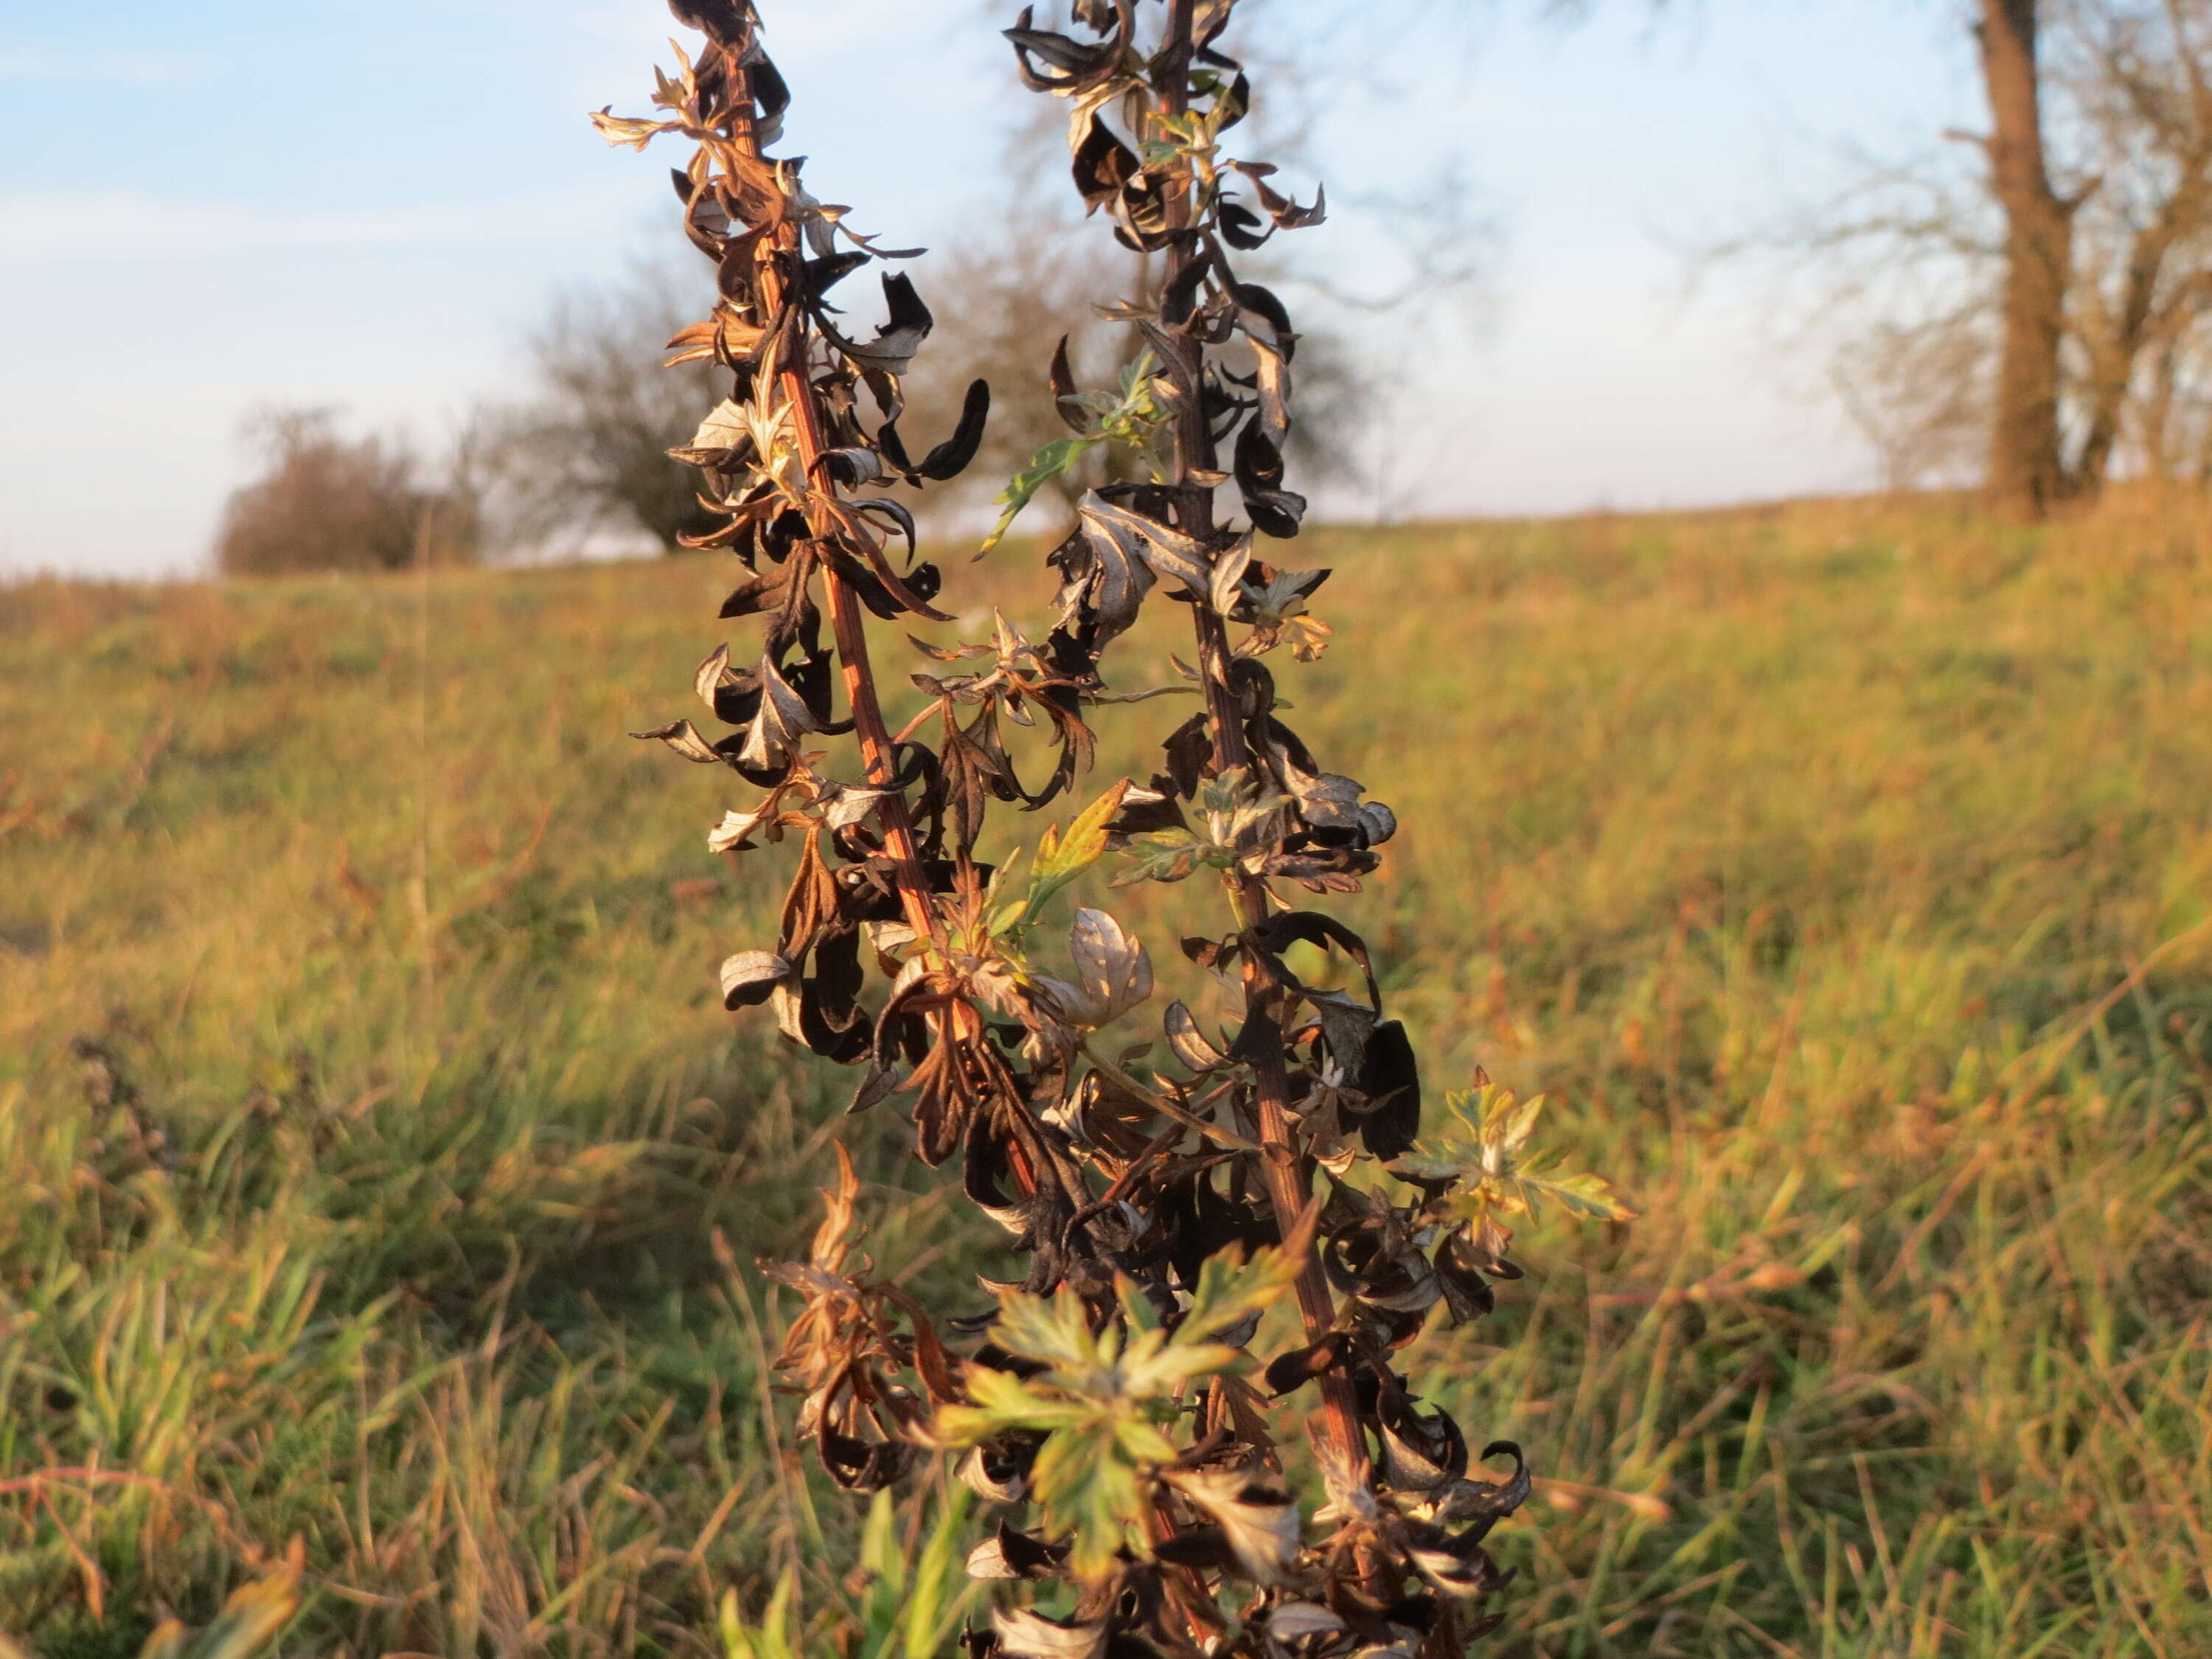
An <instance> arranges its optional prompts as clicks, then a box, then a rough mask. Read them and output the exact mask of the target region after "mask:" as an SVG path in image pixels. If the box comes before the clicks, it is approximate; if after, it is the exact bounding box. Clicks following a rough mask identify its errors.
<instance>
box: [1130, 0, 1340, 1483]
mask: <svg viewBox="0 0 2212 1659" xmlns="http://www.w3.org/2000/svg"><path fill="white" fill-rule="evenodd" d="M1192 4H1193V0H1170V4H1169V9H1168V21H1167V29H1166V33H1165V35H1164V40H1163V41H1162V50H1161V58H1162V59H1163V60H1164V67H1163V69H1162V70H1161V72H1160V75H1159V77H1158V84H1159V85H1160V88H1161V95H1162V100H1163V102H1164V105H1165V106H1166V108H1167V111H1168V112H1169V113H1170V114H1171V115H1180V114H1182V112H1183V111H1184V110H1185V109H1186V108H1187V107H1188V87H1189V81H1190V60H1191V55H1192V52H1193V50H1194V43H1193V38H1192V33H1191V15H1192ZM1190 187H1191V180H1190V179H1189V177H1188V173H1186V174H1185V175H1184V180H1183V187H1182V189H1181V190H1179V191H1176V193H1175V194H1174V195H1173V196H1172V197H1170V200H1169V203H1168V212H1169V216H1170V222H1173V223H1176V224H1177V225H1178V226H1180V225H1184V224H1188V222H1189V216H1190ZM1191 257H1192V256H1191V251H1190V245H1189V244H1188V242H1187V241H1185V240H1180V239H1178V240H1176V242H1174V243H1173V244H1172V245H1171V246H1170V247H1169V249H1168V252H1167V270H1166V283H1167V285H1168V286H1169V287H1172V286H1173V285H1174V284H1175V283H1176V279H1177V278H1178V277H1179V276H1181V275H1182V272H1183V270H1184V268H1185V267H1186V266H1187V265H1188V264H1189V263H1190V260H1191ZM1175 343H1176V349H1177V355H1178V356H1179V357H1180V358H1181V359H1182V361H1181V362H1177V363H1176V366H1175V368H1176V374H1177V378H1178V379H1179V380H1181V381H1182V384H1183V385H1185V386H1188V387H1190V388H1192V391H1193V395H1191V396H1189V397H1187V398H1184V399H1183V402H1182V406H1181V407H1180V408H1179V409H1178V410H1176V420H1175V459H1176V481H1177V482H1178V483H1181V484H1182V507H1181V513H1180V517H1181V520H1182V526H1181V527H1182V529H1183V530H1185V531H1187V532H1189V533H1190V534H1192V535H1194V536H1196V537H1198V538H1200V540H1202V541H1211V540H1212V538H1213V537H1214V534H1215V527H1214V523H1213V492H1212V489H1209V488H1208V487H1206V486H1205V485H1203V484H1194V483H1189V482H1188V479H1189V477H1190V475H1191V473H1192V472H1193V471H1211V470H1212V467H1213V465H1214V459H1215V457H1214V453H1213V436H1212V433H1211V432H1210V431H1209V430H1208V429H1207V426H1206V409H1205V404H1204V401H1203V400H1202V399H1201V398H1199V397H1198V396H1196V395H1195V392H1196V388H1197V386H1199V384H1200V365H1199V362H1198V357H1199V347H1198V346H1197V344H1196V343H1195V342H1194V341H1192V340H1191V339H1190V338H1189V337H1188V336H1187V335H1181V334H1178V335H1176V336H1175ZM1191 620H1192V623H1193V625H1194V629H1195V631H1196V634H1197V641H1198V671H1199V676H1200V683H1201V684H1202V686H1203V688H1204V690H1205V694H1206V729H1207V732H1208V733H1209V735H1210V736H1211V737H1212V740H1213V763H1214V768H1215V769H1216V770H1217V771H1222V772H1233V771H1239V770H1242V769H1243V768H1245V767H1247V766H1249V765H1250V764H1251V760H1252V757H1251V755H1250V754H1249V751H1248V750H1247V748H1246V745H1245V742H1244V728H1243V719H1242V718H1241V716H1240V714H1239V712H1238V710H1237V693H1236V690H1235V688H1234V687H1233V686H1232V685H1231V682H1230V678H1229V669H1230V664H1231V660H1232V659H1231V655H1230V650H1229V630H1228V628H1227V626H1226V625H1225V623H1223V621H1222V618H1221V616H1220V613H1219V612H1218V611H1214V610H1213V609H1212V608H1211V607H1210V606H1207V605H1193V606H1192V607H1191ZM1227 885H1228V886H1229V888H1230V890H1231V902H1233V903H1234V904H1235V906H1236V908H1237V918H1238V921H1240V922H1241V923H1242V924H1243V925H1244V926H1247V927H1249V926H1250V925H1251V924H1252V923H1253V922H1255V921H1258V920H1260V918H1261V917H1262V916H1264V915H1267V902H1268V901H1267V884H1266V883H1265V882H1263V881H1262V880H1261V878H1259V877H1257V876H1253V875H1247V874H1243V873H1242V872H1238V873H1237V874H1234V875H1231V877H1229V878H1227ZM1267 1000H1268V987H1267V969H1265V967H1264V966H1262V964H1261V960H1260V958H1259V957H1258V956H1257V954H1256V953H1254V952H1249V951H1248V952H1247V953H1246V954H1245V957H1244V1004H1245V1017H1246V1018H1247V1019H1253V1018H1262V1017H1264V1012H1265V1009H1266V1007H1267ZM1258 1052H1259V1053H1260V1054H1261V1060H1259V1062H1258V1064H1257V1065H1256V1066H1255V1067H1254V1085H1255V1087H1254V1089H1253V1104H1254V1108H1255V1112H1256V1114H1257V1116H1258V1120H1259V1121H1258V1124H1257V1126H1256V1127H1258V1130H1259V1137H1260V1148H1261V1158H1260V1163H1261V1169H1262V1170H1263V1178H1264V1179H1265V1181H1266V1182H1267V1200H1268V1202H1269V1203H1270V1204H1271V1205H1272V1206H1273V1209H1274V1212H1275V1225H1277V1226H1278V1227H1279V1228H1280V1229H1281V1230H1282V1232H1283V1236H1284V1237H1285V1238H1287V1237H1290V1236H1291V1231H1292V1229H1293V1228H1294V1227H1295V1226H1296V1225H1297V1221H1298V1218H1299V1217H1300V1216H1302V1215H1303V1214H1304V1212H1305V1209H1306V1206H1307V1205H1308V1204H1309V1203H1310V1201H1311V1199H1312V1188H1311V1185H1310V1176H1308V1175H1307V1173H1306V1171H1305V1169H1304V1165H1303V1164H1302V1163H1301V1161H1300V1159H1299V1156H1298V1152H1297V1146H1296V1143H1295V1141H1294V1140H1293V1139H1292V1137H1291V1115H1290V1080H1289V1074H1288V1072H1287V1070H1286V1069H1285V1066H1284V1063H1283V1058H1282V1052H1281V1048H1280V1046H1279V1044H1275V1043H1262V1044H1260V1045H1258ZM1296 1289H1297V1298H1298V1313H1299V1316H1300V1317H1301V1319H1302V1320H1303V1321H1304V1325H1305V1333H1306V1340H1308V1341H1310V1342H1317V1341H1319V1340H1321V1339H1322V1337H1324V1336H1326V1335H1327V1334H1328V1333H1329V1332H1330V1331H1331V1330H1332V1329H1334V1328H1335V1325H1336V1305H1335V1300H1334V1297H1331V1296H1330V1295H1329V1291H1328V1277H1327V1275H1326V1274H1325V1273H1323V1272H1322V1265H1321V1257H1320V1255H1319V1254H1318V1253H1317V1247H1309V1249H1308V1252H1307V1255H1306V1259H1305V1261H1304V1264H1303V1265H1302V1266H1301V1267H1300V1268H1299V1271H1298V1277H1297V1286H1296ZM1320 1381H1321V1393H1322V1411H1323V1414H1324V1417H1325V1419H1326V1421H1327V1423H1328V1431H1329V1436H1330V1437H1331V1438H1332V1439H1334V1441H1335V1443H1336V1449H1337V1452H1338V1455H1339V1456H1340V1458H1341V1459H1342V1460H1343V1462H1344V1463H1345V1466H1346V1468H1347V1470H1349V1471H1351V1472H1352V1474H1353V1477H1354V1478H1355V1479H1356V1480H1361V1481H1364V1480H1365V1479H1366V1468H1367V1440H1366V1436H1365V1435H1364V1433H1363V1432H1362V1431H1361V1430H1360V1426H1359V1401H1358V1394H1357V1392H1356V1391H1355V1389H1353V1387H1352V1377H1351V1376H1350V1374H1349V1373H1348V1372H1346V1370H1344V1369H1343V1367H1341V1366H1334V1367H1332V1368H1331V1369H1330V1370H1328V1372H1327V1373H1326V1374H1324V1375H1323V1376H1322V1378H1321V1379H1320Z"/></svg>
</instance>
